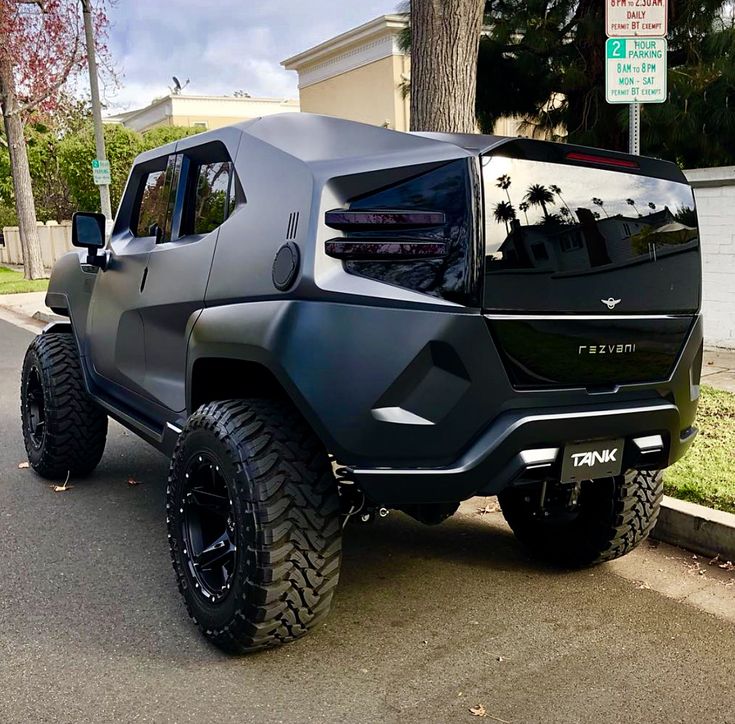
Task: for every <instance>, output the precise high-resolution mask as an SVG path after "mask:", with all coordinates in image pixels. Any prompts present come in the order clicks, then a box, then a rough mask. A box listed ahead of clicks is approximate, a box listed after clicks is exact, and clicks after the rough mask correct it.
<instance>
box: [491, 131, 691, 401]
mask: <svg viewBox="0 0 735 724" xmlns="http://www.w3.org/2000/svg"><path fill="white" fill-rule="evenodd" d="M482 171H483V197H484V232H485V275H484V289H483V307H484V309H485V311H486V313H487V314H488V319H489V324H490V327H491V330H492V332H493V334H494V336H495V339H496V341H497V343H498V346H499V348H500V350H501V353H502V354H503V355H504V358H505V361H506V367H507V369H508V371H509V374H510V376H511V379H512V381H513V383H514V384H515V385H516V386H518V387H550V386H551V387H554V386H570V385H571V386H598V385H599V386H610V385H619V384H627V383H638V382H655V381H660V380H664V379H666V378H667V377H668V376H669V374H670V372H671V370H672V368H673V365H674V363H675V361H676V358H677V356H678V353H679V351H680V350H681V348H682V346H683V344H684V342H685V340H686V337H687V335H688V332H689V330H690V328H691V326H692V323H693V320H694V315H695V314H696V313H697V311H698V309H699V305H700V288H701V281H700V279H701V269H700V252H699V232H698V228H697V217H696V210H695V204H694V196H693V194H692V190H691V188H690V187H689V186H688V184H687V183H686V179H685V178H684V176H683V174H682V173H681V171H680V170H679V169H678V168H677V167H676V166H675V165H673V164H670V163H667V162H663V161H658V160H655V159H646V158H638V157H634V156H626V155H623V154H614V153H610V152H606V151H596V150H592V149H585V148H579V147H574V146H568V145H561V144H552V143H544V142H538V141H529V140H514V141H512V142H510V143H508V144H505V145H503V146H501V147H499V148H498V149H497V150H495V151H494V153H493V155H491V156H484V157H483V158H482Z"/></svg>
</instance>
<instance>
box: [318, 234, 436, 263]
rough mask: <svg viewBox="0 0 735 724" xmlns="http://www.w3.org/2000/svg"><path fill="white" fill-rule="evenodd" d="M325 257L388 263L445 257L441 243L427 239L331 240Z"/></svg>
mask: <svg viewBox="0 0 735 724" xmlns="http://www.w3.org/2000/svg"><path fill="white" fill-rule="evenodd" d="M324 250H325V252H326V253H327V256H331V257H334V258H335V259H352V260H353V261H358V260H359V261H389V260H392V259H395V260H400V261H406V260H408V259H427V258H431V257H434V258H436V257H442V256H446V253H447V245H446V244H445V243H444V242H443V241H433V240H430V239H427V240H426V241H423V240H412V241H404V240H399V239H371V240H370V241H366V240H365V239H332V240H330V241H328V242H326V244H325V245H324Z"/></svg>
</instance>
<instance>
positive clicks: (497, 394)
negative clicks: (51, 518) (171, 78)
mask: <svg viewBox="0 0 735 724" xmlns="http://www.w3.org/2000/svg"><path fill="white" fill-rule="evenodd" d="M103 222H104V219H103V218H101V217H100V216H99V215H95V214H82V213H79V214H77V215H76V216H75V219H74V224H73V232H74V243H75V244H76V245H77V246H80V247H86V249H87V252H86V253H85V252H81V251H80V252H74V253H70V254H68V255H66V256H65V257H63V258H62V259H61V260H60V261H59V262H58V263H57V265H56V268H55V270H54V273H53V277H52V279H51V283H50V286H49V291H48V296H47V304H48V306H49V307H51V308H52V309H53V310H54V311H55V312H57V313H58V314H61V315H64V316H66V317H68V318H69V322H65V323H60V324H53V325H51V326H50V327H48V328H47V329H46V330H45V331H44V333H43V334H41V335H40V336H39V337H37V339H36V340H35V341H34V342H33V343H32V344H31V346H30V349H29V350H28V353H27V355H26V358H25V363H24V367H23V376H22V417H23V433H24V436H25V444H26V448H27V450H28V456H29V459H30V462H31V465H32V466H33V468H34V469H35V470H36V471H37V472H38V473H39V474H40V475H42V476H44V477H49V478H54V479H58V478H63V477H65V476H66V475H67V474H71V476H81V475H85V474H88V473H90V472H91V471H92V470H93V469H94V468H95V466H96V465H97V463H98V462H99V460H100V458H101V456H102V453H103V449H104V446H105V435H106V431H107V418H108V416H109V417H112V418H113V419H115V420H117V421H118V422H120V423H122V424H123V425H124V426H126V427H127V428H129V429H130V430H132V431H133V432H135V433H136V434H137V435H139V436H140V437H142V438H143V439H145V440H147V441H148V442H150V443H151V444H153V445H154V446H155V447H157V448H158V449H159V450H161V451H162V452H164V453H165V454H166V455H170V456H172V462H171V468H170V474H169V479H168V488H167V496H168V497H167V501H168V502H167V505H166V508H167V513H166V515H167V521H168V531H169V541H170V546H171V556H172V559H173V564H174V568H175V570H176V575H177V577H178V584H179V588H180V590H181V592H182V594H183V596H184V599H185V601H186V605H187V607H188V610H189V613H190V614H191V617H192V618H193V619H194V621H195V622H196V623H197V624H198V626H199V627H200V628H201V629H202V631H203V632H204V633H205V635H206V636H207V637H209V638H210V639H211V640H212V641H214V642H215V643H216V644H217V645H218V646H221V647H222V648H224V649H227V650H230V651H250V650H254V649H258V648H263V647H267V646H271V645H274V644H278V643H281V642H285V641H289V640H291V639H294V638H296V637H298V636H300V635H301V634H303V633H305V632H306V631H307V629H309V628H310V627H312V626H313V625H314V624H315V623H316V622H318V621H320V620H321V619H322V618H323V617H324V616H325V615H326V614H327V612H328V610H329V607H330V604H331V600H332V596H333V593H334V590H335V586H336V584H337V579H338V575H339V566H340V551H341V538H342V530H343V528H344V526H345V524H346V523H347V521H348V520H349V519H350V518H351V517H356V518H357V520H363V521H369V520H370V519H371V517H373V516H374V515H375V514H376V512H383V509H389V508H394V509H398V510H402V511H404V512H405V513H407V514H409V515H411V516H413V517H414V518H417V519H418V520H420V521H423V522H426V523H438V522H440V521H442V520H443V519H444V518H446V517H448V516H450V515H452V513H454V511H455V510H456V509H457V506H458V505H459V501H461V500H464V499H467V498H469V497H471V496H474V495H496V494H497V495H498V497H499V500H500V504H501V506H502V510H503V513H504V514H505V517H506V519H507V520H508V522H509V524H510V526H511V527H512V529H513V530H514V531H515V533H516V534H517V536H518V537H519V538H520V540H521V541H522V542H523V543H524V544H526V545H527V546H528V547H529V548H530V549H531V550H533V551H535V552H537V553H538V554H539V555H541V556H544V557H546V558H548V559H551V560H553V561H555V562H557V563H559V564H561V565H563V566H570V565H574V566H577V565H588V564H591V563H595V562H599V561H605V560H610V559H612V558H615V557H617V556H620V555H623V554H625V553H627V552H628V551H630V550H631V549H632V548H633V547H634V546H635V545H636V544H638V543H639V542H640V541H641V540H643V539H644V538H645V537H646V535H647V534H648V533H649V531H650V530H651V528H652V526H653V524H654V522H655V520H656V515H657V512H658V506H659V503H660V500H661V495H662V483H661V473H660V470H661V469H663V468H665V467H666V466H668V465H671V464H672V463H673V462H675V461H676V460H678V459H679V458H680V457H681V456H682V455H683V454H684V453H685V451H686V450H687V448H688V446H689V445H690V444H691V442H692V440H693V439H694V436H695V434H696V430H695V428H694V427H693V423H694V417H695V411H696V406H697V399H698V397H699V375H700V368H701V362H702V321H701V317H700V315H699V308H700V276H701V273H700V252H699V240H698V231H697V218H696V212H695V208H694V198H693V195H692V191H691V189H690V187H689V186H688V185H687V183H686V181H685V178H684V176H683V175H682V173H681V171H680V170H679V169H678V168H677V167H676V166H674V165H673V164H670V163H666V162H663V161H658V160H655V159H650V158H637V157H632V156H627V155H624V154H619V153H613V152H609V151H598V150H592V149H587V148H581V147H576V146H572V145H561V144H553V143H545V142H539V141H533V140H527V139H510V138H499V137H494V136H483V135H448V134H428V133H427V134H406V133H398V132H394V131H390V130H386V129H382V128H377V127H372V126H367V125H362V124H359V123H352V122H348V121H343V120H338V119H335V118H326V117H320V116H313V115H307V114H288V115H283V116H271V117H268V118H262V119H257V120H253V121H250V122H247V123H242V124H239V125H236V126H232V127H228V128H223V129H220V130H216V131H211V132H208V133H204V134H201V135H198V136H194V137H190V138H186V139H184V140H181V141H178V142H176V143H172V144H169V145H167V146H163V147H161V148H159V149H156V150H154V151H149V152H147V153H144V154H143V155H141V156H140V157H139V158H138V159H137V161H136V163H135V165H134V167H133V170H132V173H131V174H130V178H129V181H128V184H127V187H126V190H125V193H124V195H123V198H122V202H121V204H120V209H119V211H118V214H117V218H116V220H115V225H114V229H113V231H112V237H111V239H110V241H109V243H108V244H105V241H104V223H103Z"/></svg>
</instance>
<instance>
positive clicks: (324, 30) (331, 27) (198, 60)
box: [105, 0, 398, 111]
mask: <svg viewBox="0 0 735 724" xmlns="http://www.w3.org/2000/svg"><path fill="white" fill-rule="evenodd" d="M397 3H398V0H370V2H344V0H341V1H340V0H309V1H308V2H304V1H303V0H269V1H268V2H265V1H263V2H257V1H256V2H242V0H217V2H215V3H211V4H210V3H207V4H205V3H202V2H201V0H147V1H145V2H141V1H140V0H136V2H134V3H131V2H126V0H122V1H121V2H119V3H118V4H117V5H116V6H115V7H113V8H112V10H111V12H110V21H111V28H110V40H109V48H110V53H111V55H112V60H113V63H114V65H115V67H116V69H118V71H119V72H120V73H121V75H122V87H121V88H120V89H118V90H116V91H115V90H113V89H106V92H105V97H106V99H107V103H108V106H109V108H110V109H111V110H113V111H114V110H128V109H132V108H136V107H142V106H145V105H147V104H148V103H150V102H151V101H152V100H153V99H154V98H156V97H158V96H161V95H164V94H165V93H167V92H168V86H170V85H171V84H172V81H171V76H172V75H176V76H177V77H178V78H179V79H180V80H181V82H182V83H183V82H184V81H185V80H186V79H187V78H189V79H190V85H189V87H188V89H187V92H191V93H194V94H200V95H208V94H212V95H219V94H227V95H229V94H231V93H233V92H234V91H235V90H244V91H246V92H247V93H250V94H251V95H252V96H264V97H279V98H280V97H290V98H296V97H298V90H297V76H296V73H294V72H293V71H287V70H285V69H284V68H283V67H281V65H280V62H281V61H282V60H284V59H285V58H287V57H289V56H291V55H295V54H296V53H299V52H301V51H302V50H306V49H307V48H310V47H312V46H314V45H317V44H318V43H321V42H323V41H325V40H327V39H329V38H331V37H333V36H334V35H337V34H339V33H341V32H344V31H346V30H349V29H350V28H352V27H355V26H356V25H360V24H361V23H364V22H367V21H369V20H371V19H373V18H374V17H377V16H378V15H382V14H385V13H391V12H395V9H396V5H397Z"/></svg>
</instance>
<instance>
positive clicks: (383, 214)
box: [324, 209, 447, 261]
mask: <svg viewBox="0 0 735 724" xmlns="http://www.w3.org/2000/svg"><path fill="white" fill-rule="evenodd" d="M445 221H446V217H445V215H444V213H443V212H442V211H395V210H392V209H365V210H361V211H351V210H347V209H335V210H334V211H327V213H326V214H325V217H324V223H325V224H326V225H327V226H329V227H331V228H332V229H339V230H340V231H345V232H347V233H351V234H355V233H357V234H358V236H354V237H353V236H344V237H341V238H338V239H330V240H329V241H327V242H326V243H325V245H324V251H325V252H326V254H327V256H331V257H333V258H335V259H352V260H353V261H357V260H360V261H392V260H396V261H407V260H408V259H427V258H432V257H442V256H444V255H445V254H446V253H447V246H446V243H445V242H444V241H443V240H442V239H441V238H440V239H436V238H422V237H420V236H418V235H417V234H416V233H415V232H416V231H417V230H419V229H420V230H422V232H423V233H426V232H427V231H429V230H431V231H432V233H434V234H435V235H439V236H442V235H443V226H444V223H445ZM360 232H364V233H362V234H360ZM396 232H398V233H400V234H403V236H393V234H396ZM419 233H421V232H419Z"/></svg>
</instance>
